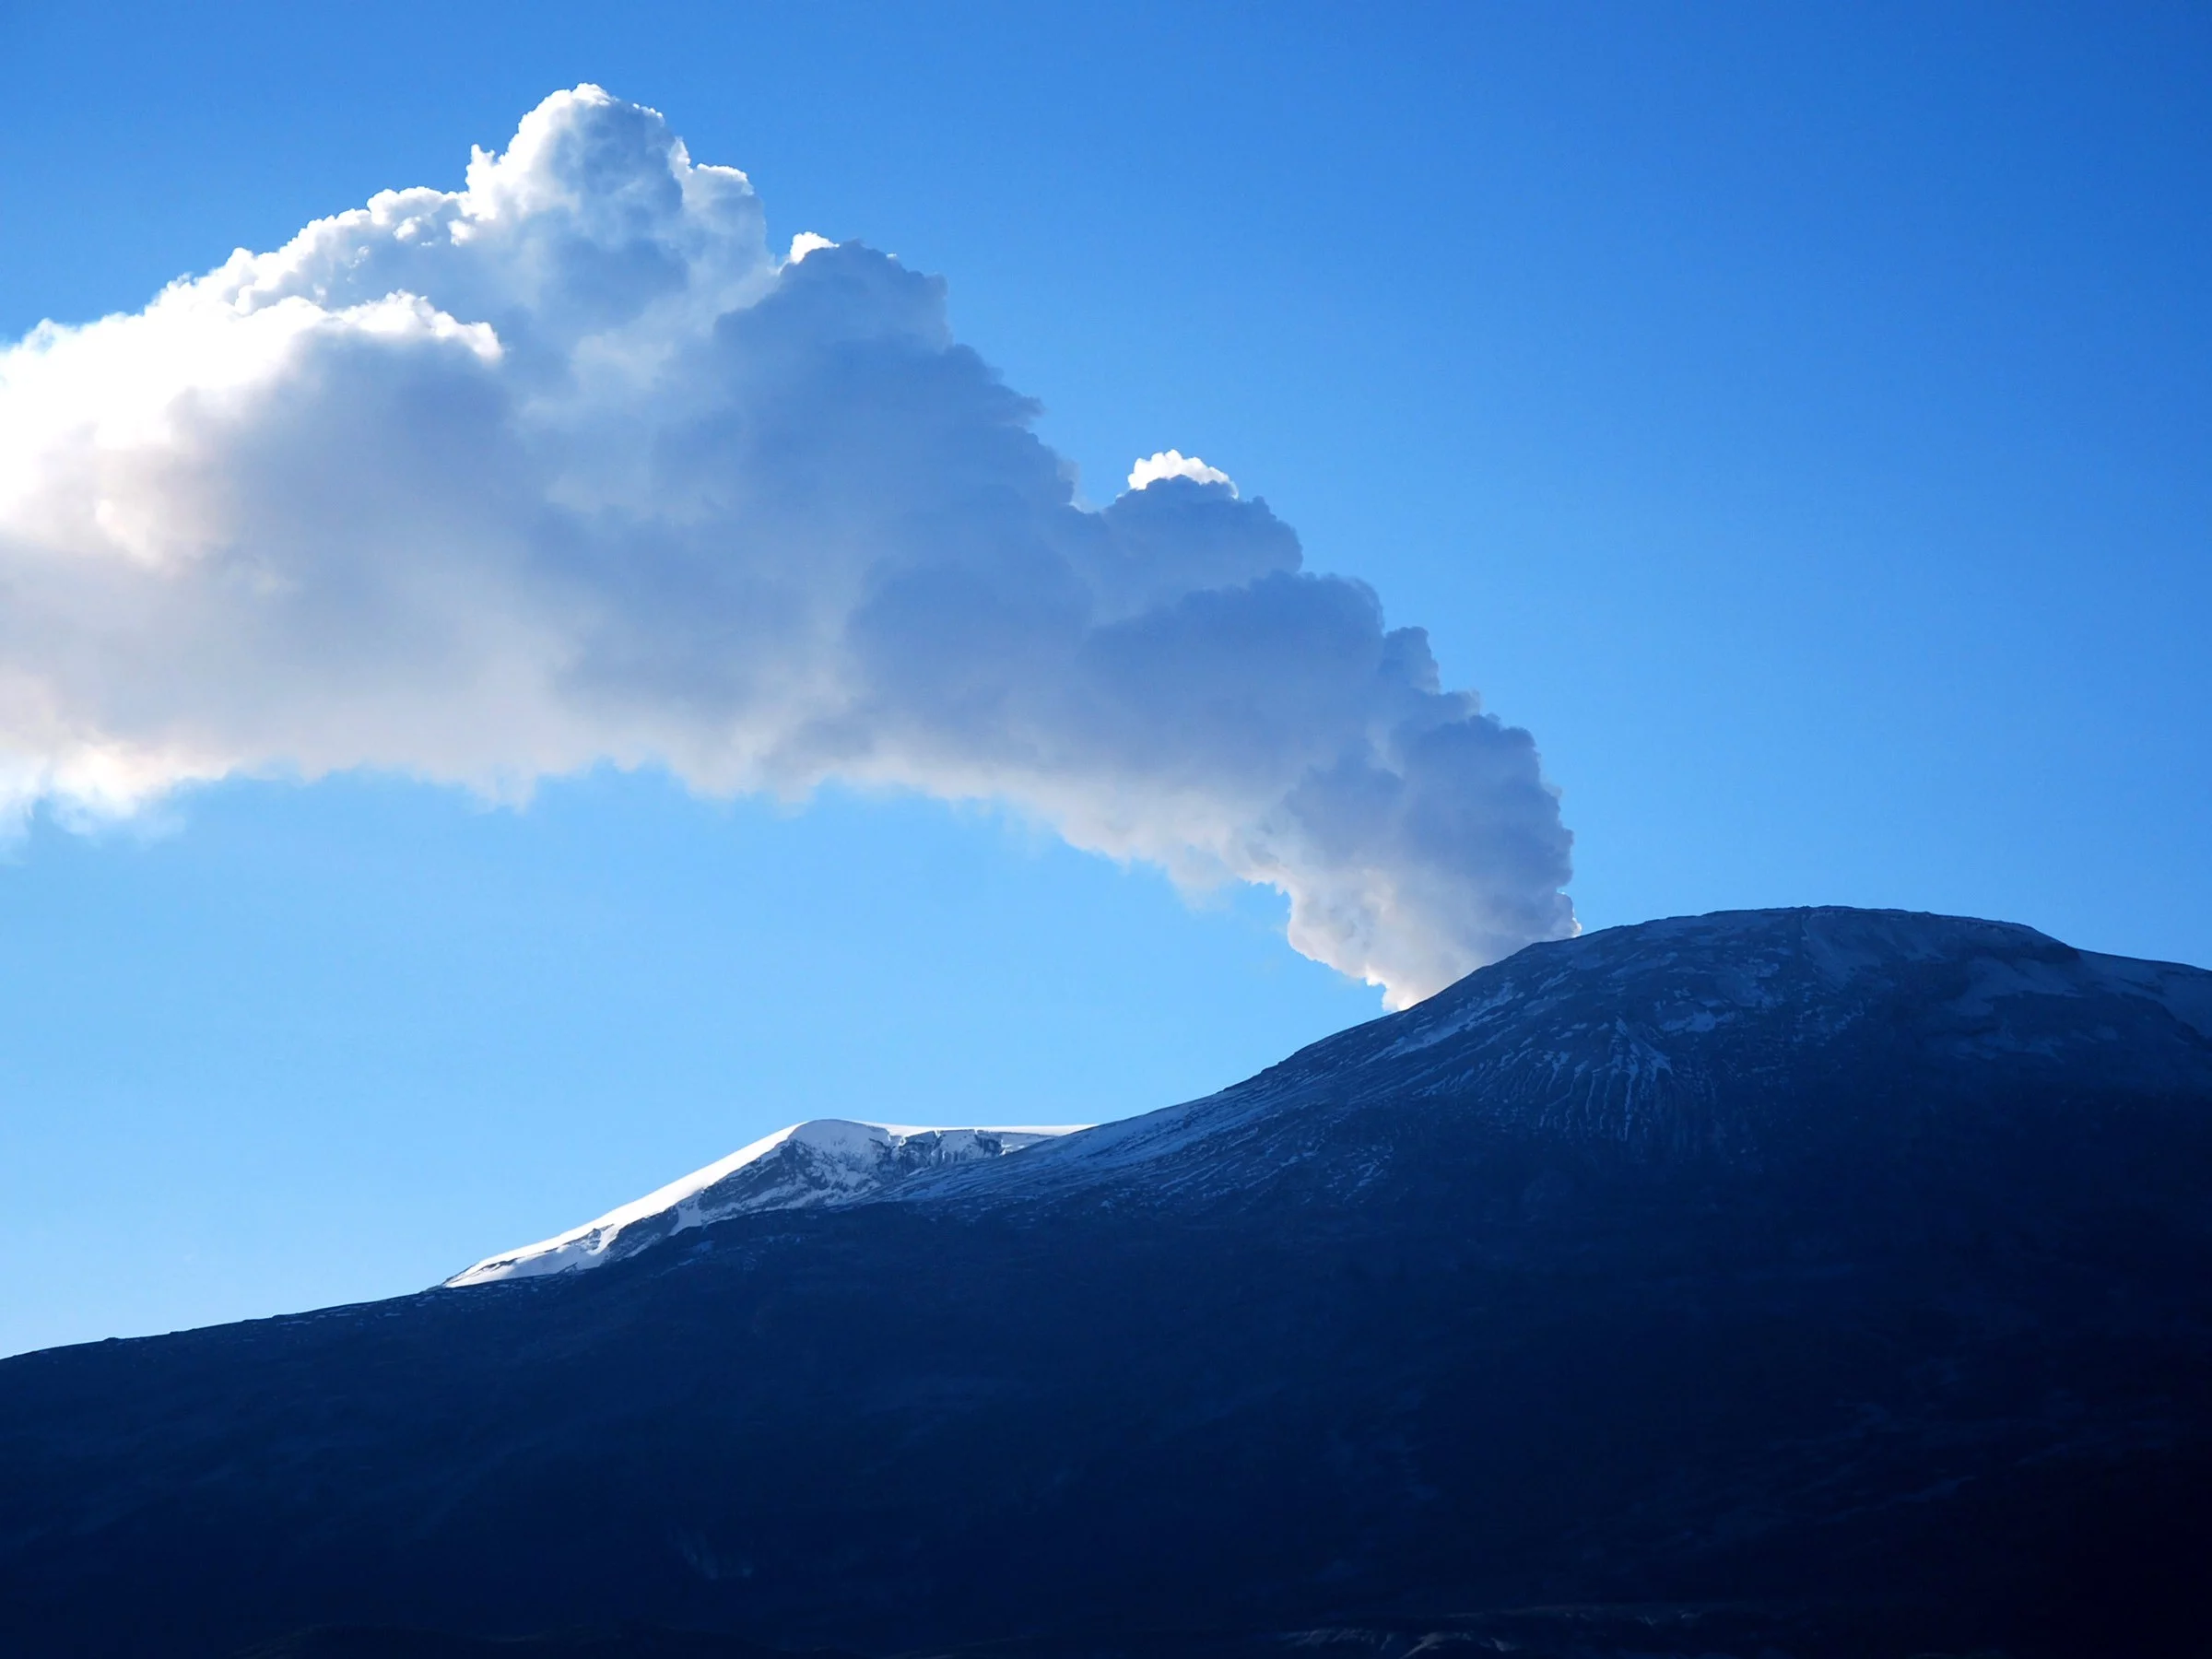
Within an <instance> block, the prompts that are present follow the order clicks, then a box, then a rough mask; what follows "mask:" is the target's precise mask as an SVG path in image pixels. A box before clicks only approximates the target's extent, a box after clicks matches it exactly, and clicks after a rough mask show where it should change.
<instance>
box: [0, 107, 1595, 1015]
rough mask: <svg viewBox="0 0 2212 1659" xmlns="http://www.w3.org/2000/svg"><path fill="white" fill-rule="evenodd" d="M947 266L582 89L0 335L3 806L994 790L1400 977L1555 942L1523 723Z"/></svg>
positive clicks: (1298, 940)
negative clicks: (292, 781) (119, 304)
mask: <svg viewBox="0 0 2212 1659" xmlns="http://www.w3.org/2000/svg"><path fill="white" fill-rule="evenodd" d="M1036 412H1037V411H1036V406H1035V405H1033V404H1032V403H1030V401H1029V400H1028V399H1026V398H1024V397H1022V396H1020V395H1019V394H1017V393H1015V392H1013V391H1012V390H1010V389H1009V388H1008V387H1006V385H1005V384H1004V383H1003V382H1001V381H1000V380H999V379H998V377H997V376H996V375H995V374H994V372H993V371H991V370H990V368H989V367H988V366H987V365H986V364H985V363H984V362H983V361H982V359H980V358H978V357H977V356H976V354H975V353H974V352H973V351H971V349H969V348H968V347H964V346H962V345H960V344H959V343H958V342H957V341H955V340H954V339H953V337H952V335H951V332H950V330H949V328H948V326H947V321H946V311H945V296H944V288H943V285H942V284H941V283H940V282H939V281H937V280H936V279H935V278H932V277H924V276H921V275H917V274H916V273H914V272H912V271H909V270H907V269H906V268H905V267H903V266H902V265H900V264H899V263H898V262H897V261H896V260H894V259H892V258H889V257H888V256H886V255H884V254H882V253H877V252H875V251H873V250H871V249H868V248H866V247H864V246H860V245H858V244H846V245H834V244H830V243H827V242H825V241H823V240H822V239H821V238H819V237H815V236H802V237H800V238H799V239H798V240H797V241H795V242H794V243H793V244H791V246H790V248H789V250H788V251H787V252H786V253H778V252H777V251H776V250H775V249H774V248H772V247H771V243H770V241H769V240H768V235H767V229H766V224H765V221H764V218H763V216H762V213H761V208H760V204H759V199H758V198H757V197H756V195H755V194H754V193H753V190H752V188H751V186H750V184H749V183H748V182H747V180H746V178H745V176H744V175H743V174H742V173H740V172H737V171H734V170H732V169H728V168H721V167H710V166H703V165H695V164H694V163H693V162H692V161H691V160H690V159H689V157H688V155H687V153H686V152H685V149H684V147H683V145H682V143H681V142H680V141H679V140H678V139H677V138H676V137H675V136H674V135H672V134H671V133H670V131H669V130H668V128H667V126H666V124H665V123H664V122H663V120H662V118H661V117H660V116H659V115H658V114H657V113H655V112H653V111H650V110H647V109H643V108H641V107H639V106H637V105H634V104H629V103H625V102H622V101H620V100H616V99H613V98H611V97H609V96H608V95H607V94H606V93H605V92H603V91H601V90H600V89H598V88H594V87H588V86H586V87H580V88H576V89H575V90H574V91H572V92H563V93H559V94H556V95H555V96H553V97H552V98H549V99H547V100H546V101H545V102H544V103H543V104H541V105H540V106H539V107H538V108H537V109H536V110H535V111H533V112H531V113H530V114H529V115H528V116H526V117H525V118H524V121H523V122H522V124H521V126H520V128H519V130H518V131H517V132H516V134H515V135H514V138H513V141H512V143H511V145H510V146H509V147H508V148H507V149H506V150H505V151H504V152H503V153H501V154H499V155H492V154H488V153H486V152H483V151H480V150H479V151H477V153H476V155H475V158H474V159H473V160H472V161H471V162H470V164H469V168H468V172H467V179H466V184H465V188H464V189H462V190H460V191H458V192H450V193H449V192H441V191H436V190H429V189H416V190H406V191H396V192H386V193H384V194H380V195H378V196H377V197H375V198H374V199H373V200H372V201H371V203H370V204H369V206H367V207H365V208H361V209H358V210H355V211H352V212H348V213H343V214H340V215H338V216H336V217H335V218H327V219H323V220H319V221H317V222H316V223H314V224H312V225H310V226H309V227H308V228H307V229H304V230H302V231H301V232H300V234H299V236H298V237H296V238H295V239H294V240H293V241H291V242H290V243H289V244H288V245H287V246H286V247H284V248H282V249H279V250H277V252H275V253H259V254H255V253H247V252H245V251H243V250H241V251H240V252H239V253H236V254H234V255H233V256H232V257H231V258H230V260H229V262H228V263H227V264H225V265H223V266H221V267H220V268H219V269H218V270H215V271H212V272H210V273H208V274H206V276H203V277H195V278H192V279H188V280H181V281H179V282H177V283H175V284H173V285H171V287H170V288H168V289H167V290H165V291H164V292H163V293H162V294H161V295H159V297H158V298H157V299H156V300H154V301H153V302H152V303H151V304H150V305H148V306H147V308H146V309H145V310H144V311H142V312H134V313H129V314H122V315H116V316H111V317H107V318H103V319H101V320H100V321H98V322H95V323H90V324H84V325H81V326H62V325H56V324H41V326H40V327H39V328H38V329H36V330H34V331H33V332H32V333H31V334H30V335H28V336H26V337H25V338H24V339H23V340H22V341H20V342H19V343H18V344H16V345H15V346H13V347H6V348H5V349H0V809H5V810H8V811H12V812H13V813H15V814H17V815H18V816H19V815H20V814H22V813H24V812H26V811H28V810H29V808H30V807H31V806H34V805H36V804H37V803H39V802H41V801H46V802H50V803H53V804H55V805H57V806H60V807H62V808H64V809H65V810H69V811H76V812H82V813H126V812H130V811H133V810H135V809H137V808H138V807H139V806H143V805H144V804H145V803H147V801H149V800H151V799H154V798H156V797H159V795H161V794H164V793H165V792H168V791H170V790H172V789H174V788H176V787H177V786H179V785H180V784H183V783H186V782H193V781H195V780H205V779H212V778H218V777H222V776H226V775H230V774H237V773H252V774H264V775H269V774H277V775H284V774H289V775H299V776H303V777H309V778H312V777H315V776H318V775H322V774H324V773H327V772H330V771H336V770H343V769H351V768H363V767H367V768H380V769H392V770H395V771H401V772H404V773H406V774H409V775H413V776H418V777H422V778H425V779H430V780H440V781H445V782H457V783H462V784H465V785H468V786H470V787H474V788H477V789H479V790H483V791H487V792H489V793H492V794H500V795H503V796H507V797H514V798H519V797H520V796H522V795H524V794H526V793H527V791H528V789H529V786H530V784H531V782H533V781H534V780H535V779H539V778H543V777H547V776H553V775H558V774H561V773H565V772H571V771H578V770H581V769H584V768H588V767H591V766H594V765H598V764H603V763H609V762H611V763H613V764H616V765H618V766H624V767H639V766H665V767H667V768H669V769H672V770H673V771H675V772H676V773H677V775H679V776H680V777H682V778H683V779H684V780H686V782H688V784H689V785H690V786H691V787H693V788H695V789H698V790H700V791H704V792H711V793H721V794H727V793H733V792H742V791H758V790H773V791H777V792H781V793H784V794H804V793H805V792H806V791H807V790H808V789H810V788H812V787H813V786H815V785H817V784H818V783H821V782H826V781H829V780H833V779H834V780H841V781H845V782H853V783H858V784H862V785H883V786H890V787H896V788H904V789H912V790H919V791H922V792H924V793H927V794H932V795H936V796H940V797H945V798H950V799H968V798H975V799H988V800H993V801H998V802H1003V803H1006V804H1008V805H1010V806H1013V807H1015V808H1016V809H1018V810H1020V811H1023V812H1026V813H1029V814H1031V815H1034V816H1036V817H1038V818H1041V819H1043V820H1044V821H1046V822H1048V823H1050V824H1051V825H1052V826H1053V828H1054V829H1055V830H1057V831H1058V832H1059V833H1060V834H1061V835H1063V836H1064V837H1065V838H1066V839H1067V840H1068V841H1071V842H1072V843H1074V844H1075V845H1077V846H1078V847H1082V848H1086V849H1089V850H1091V851H1094V852H1097V853H1104V854H1107V855H1110V856H1112V857H1116V858H1123V859H1138V860H1145V861H1147V862H1150V863H1153V864H1156V865H1161V866H1164V867H1165V868H1166V869H1167V870H1168V871H1169V872H1170V873H1171V875H1172V876H1173V877H1175V878H1176V879H1177V880H1178V881H1180V882H1182V883H1184V884H1186V885H1189V886H1192V887H1203V886H1206V885H1207V884H1212V883H1218V882H1220V881H1223V880H1229V879H1233V880H1238V881H1246V882H1256V883H1262V884H1265V885H1267V886H1270V887H1273V888H1278V889H1280V890H1281V891H1282V892H1284V893H1286V894H1288V897H1289V900H1290V924H1289V938H1290V942H1291V944H1292V945H1293V946H1294V947H1297V948H1298V949H1299V950H1300V951H1302V952H1304V953H1305V954H1306V955H1308V956H1310V957H1313V958H1315V959H1319V960H1321V961H1324V962H1326V963H1328V964H1329V965H1330V966H1332V967H1334V968H1336V969H1338V970H1341V971H1343V972H1345V973H1347V974H1351V975H1354V976H1357V977H1359V978H1363V979H1366V980H1368V981H1370V982H1373V983H1376V984H1380V985H1382V987H1383V988H1384V991H1385V994H1386V998H1387V1000H1388V1001H1389V1002H1390V1003H1391V1004H1392V1005H1393V1006H1402V1005H1404V1004H1406V1003H1409V1002H1413V1001H1416V1000H1418V999H1419V998H1420V997H1423V996H1425V995H1428V994H1430V993H1432V992H1434V991H1436V990H1438V989H1440V988H1441V987H1442V986H1443V985H1445V984H1447V983H1449V982H1451V981H1452V980H1453V979H1454V978H1456V977H1458V976H1459V975H1460V974H1463V973H1465V972H1466V971H1469V970H1471V969H1473V968H1476V967H1478V966H1480V965H1482V964H1483V963H1485V962H1488V961H1492V960H1495V959H1498V958H1499V957H1500V956H1503V955H1505V954H1507V953H1508V952H1510V951H1512V950H1514V949H1516V948H1518V947H1520V946H1522V945H1524V944H1526V943H1528V942H1529V941H1531V940H1534V939H1542V938H1553V937H1558V936H1561V935H1565V934H1568V933H1570V932H1571V931H1572V930H1573V927H1574V919H1573V911H1572V908H1571V904H1570V903H1569V901H1568V900H1567V899H1566V897H1565V896H1564V894H1563V893H1562V892H1561V890H1560V889H1561V888H1562V887H1563V886H1564V884H1565V883H1566V881H1567V878H1568V874H1569V863H1568V853H1569V846H1570V837H1569V835H1568V832H1567V830H1565V829H1564V828H1563V826H1562V825H1561V823H1560V819H1559V805H1558V798H1557V796H1556V794H1555V793H1554V792H1553V791H1552V790H1550V789H1549V788H1548V787H1547V785H1546V784H1545V782H1544V781H1543V778H1542V776H1541V772H1540V770H1539V766H1538V761H1537V756H1536V752H1535V746H1534V744H1533V742H1532V740H1531V739H1530V737H1529V735H1528V734H1527V733H1525V732H1523V731H1519V730H1516V729H1513V728H1512V727H1508V726H1504V725H1501V724H1499V723H1498V722H1497V721H1496V720H1494V719H1492V718H1490V717H1488V716H1487V715H1485V714H1483V713H1482V712H1481V711H1480V708H1479V705H1478V702H1477V699H1476V697H1475V695H1474V694H1473V693H1472V692H1465V691H1446V690H1443V689H1441V688H1440V685H1439V683H1438V677H1437V670H1436V665H1435V663H1434V660H1433V659H1432V657H1431V656H1430V651H1429V647H1428V642H1427V639H1426V636H1425V635H1424V634H1423V633H1422V632H1421V631H1420V630H1419V629H1386V628H1385V627H1384V625H1383V619H1382V607H1381V606H1380V604H1379V603H1378V601H1377V599H1376V597H1375V595H1374V594H1373V593H1372V592H1371V590H1370V589H1368V588H1367V587H1366V586H1364V585H1363V584H1361V583H1359V582H1352V581H1347V580H1345V579H1343V578H1341V577H1335V576H1327V575H1316V574H1312V573H1310V572H1307V571H1304V569H1303V568H1302V561H1301V556H1300V547H1299V543H1298V538H1297V536H1296V535H1294V534H1293V533H1292V531H1291V530H1290V528H1289V527H1288V525H1286V524H1283V523H1282V522H1281V521H1280V520H1278V519H1277V518H1276V517H1275V515H1274V514H1273V513H1272V512H1269V511H1268V509H1267V506H1266V503H1265V501H1264V500H1259V499H1257V498H1253V499H1243V498H1240V496H1239V494H1238V492H1237V490H1236V487H1235V486H1234V485H1233V484H1232V483H1231V482H1230V480H1229V478H1228V477H1227V475H1225V474H1223V473H1222V472H1220V471H1219V470H1218V469H1217V468H1214V467H1210V466H1207V465H1206V464H1205V463H1204V462H1202V461H1200V460H1198V459H1197V458H1196V457H1185V456H1183V455H1182V454H1181V453H1178V452H1175V451H1172V450H1169V451H1163V452H1161V453H1159V454H1156V455H1153V456H1151V457H1149V458H1148V459H1146V460H1142V461H1139V462H1138V463H1137V464H1136V466H1135V469H1134V470H1133V472H1132V475H1131V479H1130V482H1131V488H1130V489H1129V490H1128V491H1127V493H1125V494H1124V495H1122V496H1121V497H1119V498H1118V499H1117V500H1114V501H1113V502H1112V504H1110V505H1109V506H1107V507H1105V508H1104V509H1103V510H1101V511H1090V510H1088V509H1085V508H1083V507H1081V506H1079V505H1078V504H1077V501H1076V500H1075V496H1074V492H1073V488H1072V485H1071V481H1070V480H1071V469H1070V468H1069V467H1068V466H1067V465H1065V463H1064V462H1063V461H1062V460H1061V458H1060V457H1059V456H1057V455H1055V454H1054V453H1053V452H1052V451H1051V450H1049V449H1048V448H1046V447H1045V446H1044V445H1043V444H1042V443H1041V441H1039V440H1038V439H1037V438H1036V436H1035V435H1034V434H1033V432H1032V431H1031V429H1030V427H1031V422H1032V420H1033V418H1034V417H1035V415H1036Z"/></svg>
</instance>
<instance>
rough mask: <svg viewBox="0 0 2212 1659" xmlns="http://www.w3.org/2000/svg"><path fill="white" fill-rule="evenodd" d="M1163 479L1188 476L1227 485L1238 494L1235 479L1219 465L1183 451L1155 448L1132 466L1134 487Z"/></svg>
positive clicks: (1200, 481) (1132, 483)
mask: <svg viewBox="0 0 2212 1659" xmlns="http://www.w3.org/2000/svg"><path fill="white" fill-rule="evenodd" d="M1162 478H1188V479H1190V480H1191V482H1192V483H1194V484H1225V485H1227V486H1228V487H1229V493H1230V495H1235V494H1236V493H1237V483H1236V480H1235V479H1234V478H1232V477H1230V476H1229V475H1228V474H1227V473H1225V472H1223V471H1222V470H1221V469H1220V468H1219V467H1218V466H1208V465H1206V463H1205V462H1203V461H1201V460H1199V459H1198V457H1197V456H1195V455H1186V454H1184V453H1182V451H1181V450H1156V451H1155V452H1153V453H1151V454H1149V455H1147V456H1146V457H1145V458H1144V459H1143V460H1142V461H1139V462H1138V463H1137V464H1136V465H1135V466H1133V467H1131V468H1130V469H1129V488H1132V489H1142V488H1145V486H1147V484H1157V483H1159V481H1160V480H1161V479H1162Z"/></svg>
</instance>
